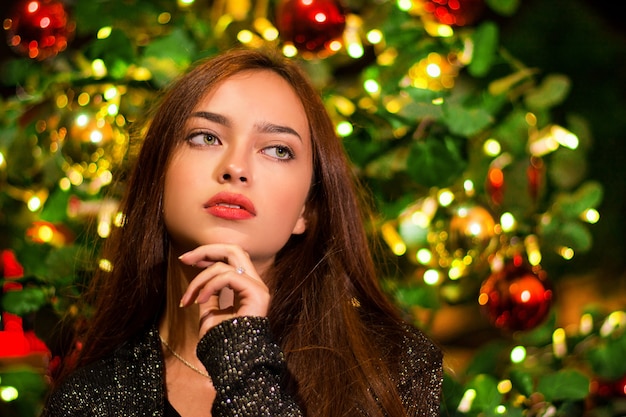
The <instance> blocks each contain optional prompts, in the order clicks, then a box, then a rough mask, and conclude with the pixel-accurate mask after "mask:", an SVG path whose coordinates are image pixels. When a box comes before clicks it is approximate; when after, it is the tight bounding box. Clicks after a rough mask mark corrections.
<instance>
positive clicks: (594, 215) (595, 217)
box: [0, 164, 600, 224]
mask: <svg viewBox="0 0 626 417" xmlns="http://www.w3.org/2000/svg"><path fill="white" fill-rule="evenodd" d="M0 165H1V164H0ZM581 217H582V219H583V220H584V221H586V222H588V223H591V224H595V223H597V222H598V221H599V220H600V213H598V211H597V210H595V209H592V208H590V209H587V210H585V211H584V212H583V214H582V216H581Z"/></svg>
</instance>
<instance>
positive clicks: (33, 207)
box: [26, 195, 42, 212]
mask: <svg viewBox="0 0 626 417" xmlns="http://www.w3.org/2000/svg"><path fill="white" fill-rule="evenodd" d="M41 204H42V202H41V199H40V198H39V197H37V196H36V195H35V196H32V197H31V198H30V199H29V200H28V202H27V203H26V206H27V207H28V209H29V210H30V211H33V212H34V211H37V210H39V208H40V207H41Z"/></svg>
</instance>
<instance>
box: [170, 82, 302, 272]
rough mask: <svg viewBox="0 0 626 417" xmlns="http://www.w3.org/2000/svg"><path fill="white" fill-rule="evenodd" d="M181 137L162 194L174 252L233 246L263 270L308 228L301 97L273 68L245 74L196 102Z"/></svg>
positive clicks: (223, 83)
mask: <svg viewBox="0 0 626 417" xmlns="http://www.w3.org/2000/svg"><path fill="white" fill-rule="evenodd" d="M184 137H185V141H184V143H183V144H182V145H180V146H179V147H178V149H177V150H176V151H175V152H174V155H173V158H172V160H171V162H170V165H169V167H168V169H167V172H166V176H165V190H164V198H163V202H164V218H165V225H166V227H167V230H168V232H169V234H170V237H171V241H172V245H173V247H174V249H175V251H176V252H178V253H182V252H184V251H187V250H190V249H193V248H195V247H197V246H200V245H205V244H211V243H230V244H237V245H240V246H241V247H242V248H243V249H244V250H245V251H246V252H248V254H249V255H250V257H251V259H252V261H253V262H254V263H255V264H256V267H257V269H260V271H259V272H261V270H265V269H266V268H267V267H268V266H269V265H270V264H271V263H272V262H273V260H274V256H275V255H276V253H277V252H278V251H279V250H280V249H281V248H282V247H283V246H284V245H285V243H286V242H287V240H288V239H289V237H290V236H291V234H300V233H303V232H304V231H305V228H306V222H305V220H304V218H303V213H304V207H305V202H306V199H307V195H308V193H309V188H310V185H311V179H312V175H313V166H312V150H311V137H310V134H309V124H308V120H307V117H306V113H305V111H304V107H303V105H302V102H301V101H300V99H299V98H298V96H297V95H296V93H295V92H294V90H293V89H292V88H291V86H290V85H289V84H288V83H287V82H286V81H285V80H284V79H283V78H282V77H280V76H279V75H277V74H275V73H274V72H272V71H269V70H257V71H246V72H242V73H239V74H236V75H234V76H232V77H230V78H227V79H226V80H225V81H223V82H221V83H220V84H218V85H217V87H216V88H214V89H213V90H212V91H210V92H209V93H208V94H206V95H205V96H204V98H203V99H201V100H200V102H199V103H198V105H197V106H196V108H195V109H194V110H193V112H192V114H191V115H189V118H188V119H187V122H186V127H185V131H184ZM164 140H166V139H164Z"/></svg>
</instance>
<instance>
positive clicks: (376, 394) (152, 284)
mask: <svg viewBox="0 0 626 417" xmlns="http://www.w3.org/2000/svg"><path fill="white" fill-rule="evenodd" d="M255 69H259V70H260V69H263V70H271V71H274V72H276V73H277V74H279V75H280V76H282V77H283V78H284V79H285V80H286V81H287V82H289V84H290V85H291V86H292V87H293V89H294V90H295V92H296V93H297V95H298V96H299V97H300V99H301V100H302V103H303V105H304V108H305V111H306V114H307V117H308V121H309V126H310V130H311V139H312V148H313V167H314V178H313V185H312V188H311V192H310V196H309V200H308V202H307V206H306V207H307V208H306V213H305V216H306V220H307V230H306V232H305V233H304V234H302V235H294V236H292V238H291V239H290V240H289V241H288V242H287V244H286V246H285V247H284V248H283V249H282V250H281V251H280V252H279V253H278V254H277V256H276V262H275V265H274V267H273V269H272V270H271V271H270V274H269V277H268V285H269V287H270V289H271V290H272V302H271V305H270V312H269V319H270V323H271V326H272V331H273V333H274V334H275V336H276V337H277V340H278V341H279V343H280V344H281V346H282V347H283V350H284V351H285V354H286V357H287V364H288V369H289V376H288V380H287V384H288V386H289V388H290V389H291V390H292V392H293V393H294V395H295V396H296V399H297V400H298V402H299V403H300V405H301V406H302V407H303V408H304V410H305V413H306V415H307V416H320V417H322V416H323V417H328V416H335V415H336V416H345V415H357V414H359V415H361V413H364V414H365V415H368V416H381V417H382V416H383V415H385V416H392V417H396V416H403V415H405V412H404V411H403V408H402V406H401V401H400V397H399V395H398V393H397V392H396V390H395V388H394V386H395V384H394V383H393V382H392V375H394V373H395V372H396V369H395V365H394V361H395V359H394V358H395V357H396V355H397V350H398V349H399V346H400V344H401V342H400V340H401V333H402V332H401V329H402V325H401V322H400V319H399V317H398V314H397V313H396V310H395V308H394V306H393V305H392V304H391V303H390V302H389V301H388V300H387V298H386V297H385V296H384V294H383V292H382V291H381V289H380V288H379V285H378V277H377V271H376V268H375V266H374V262H373V260H372V255H371V252H370V245H369V241H368V237H367V235H366V232H365V228H364V224H365V223H364V222H366V221H367V218H366V217H365V215H364V211H363V210H362V209H363V205H362V204H361V201H360V197H359V192H358V189H359V188H358V187H356V179H355V178H354V176H353V173H352V169H351V167H350V164H349V161H348V160H347V157H346V156H345V153H344V150H343V147H342V144H341V142H340V141H339V140H338V139H337V137H336V135H335V133H334V127H333V123H332V121H331V120H330V118H329V116H328V113H327V112H326V109H325V107H324V104H323V102H322V100H321V98H320V96H319V93H318V91H316V89H315V88H314V87H313V86H312V85H311V84H310V82H309V81H308V79H307V76H306V75H305V73H304V72H303V71H302V70H301V69H300V68H299V67H298V65H297V64H296V63H295V62H294V61H290V60H288V59H285V58H284V57H280V56H279V54H275V53H262V52H259V51H249V50H236V51H230V52H228V53H225V54H222V55H219V56H217V57H214V58H212V59H210V60H208V61H203V62H200V63H198V64H196V65H195V66H194V67H193V68H192V69H191V70H190V71H189V72H188V73H187V74H186V75H184V76H183V77H181V78H180V79H179V80H178V81H176V82H175V83H174V84H173V85H172V86H171V87H170V88H169V89H168V91H167V93H166V94H165V95H164V96H163V98H162V100H161V101H160V105H159V107H158V108H157V110H156V112H155V113H154V114H153V115H152V116H151V122H150V125H149V128H148V130H147V133H146V136H145V140H144V142H143V145H142V147H141V151H140V153H139V155H138V157H137V160H136V162H135V168H134V170H133V172H132V173H131V175H130V178H129V179H128V181H127V190H126V197H125V198H124V199H123V201H122V204H121V211H122V213H124V216H125V218H124V223H123V226H122V227H120V228H118V229H116V230H115V231H114V233H113V234H112V236H111V237H110V238H109V239H108V242H107V243H106V247H105V249H104V252H103V253H104V257H106V258H107V259H109V260H110V261H111V262H112V264H113V270H112V271H110V272H105V271H99V272H98V273H97V274H96V276H95V277H94V280H93V282H94V287H93V294H94V300H92V301H93V304H94V306H95V310H94V311H95V313H94V315H93V317H92V319H91V321H90V325H89V329H88V331H87V333H86V334H85V335H84V341H85V344H84V347H83V350H82V354H81V359H80V362H79V365H84V364H87V363H90V362H93V361H95V360H97V359H99V358H102V357H103V356H105V355H107V354H110V352H111V351H112V350H113V349H115V348H116V347H118V346H120V345H121V344H122V343H124V342H125V341H127V340H128V339H130V338H131V337H133V336H134V335H136V334H137V332H138V331H140V330H141V329H142V328H145V327H146V326H148V325H151V324H153V323H155V320H156V319H157V318H158V317H159V316H160V315H161V314H162V313H163V309H164V308H165V305H166V297H167V296H168V294H167V291H172V288H171V287H172V285H171V284H170V285H169V289H168V284H167V275H168V274H167V270H168V259H169V258H168V250H169V249H168V248H169V243H168V236H167V231H166V229H165V226H164V223H163V216H162V210H161V204H162V202H161V199H162V195H163V188H164V178H165V172H166V169H167V167H168V162H169V158H170V155H172V153H173V150H174V149H175V148H176V147H177V146H179V144H180V143H181V142H182V140H183V137H182V134H181V132H183V131H184V129H183V127H184V123H185V120H186V119H187V117H188V115H189V114H190V113H191V111H192V109H193V108H194V107H195V106H196V104H197V103H198V101H199V100H200V99H201V98H202V96H204V95H205V94H206V93H207V91H209V90H210V89H212V88H215V86H216V85H217V84H218V83H219V82H221V81H223V80H224V79H226V78H228V77H230V76H232V75H233V74H236V73H238V72H241V71H246V70H255Z"/></svg>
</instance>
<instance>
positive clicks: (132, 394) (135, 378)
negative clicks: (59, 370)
mask: <svg viewBox="0 0 626 417" xmlns="http://www.w3.org/2000/svg"><path fill="white" fill-rule="evenodd" d="M162 377H163V358H162V355H161V350H160V345H159V339H158V334H157V333H156V329H155V328H150V329H147V330H146V331H144V332H141V333H140V334H138V335H137V336H136V337H135V338H134V339H133V340H131V341H129V342H128V343H126V344H125V345H123V346H121V347H120V348H118V349H116V350H115V351H114V352H112V353H111V354H110V355H108V356H106V357H104V358H102V359H99V360H97V361H95V362H93V363H90V364H88V365H86V366H84V367H81V368H79V369H77V370H76V371H74V372H73V373H72V374H70V375H69V376H68V377H67V378H65V379H64V380H63V381H61V382H60V383H59V385H58V386H57V387H56V388H55V389H54V390H53V391H52V392H51V393H50V395H49V397H48V399H47V401H46V406H45V409H44V412H43V414H42V416H43V417H56V416H72V415H81V416H84V415H97V416H117V415H121V414H124V415H143V413H142V412H141V411H140V410H139V409H133V410H132V411H131V413H130V414H126V413H124V411H125V407H128V406H129V404H133V403H134V404H136V405H137V407H139V408H141V407H140V405H141V406H144V405H145V408H146V409H150V410H155V409H158V408H159V407H160V405H161V404H160V402H161V400H162V398H164V394H163V384H162V380H163V378H162ZM148 398H149V399H150V400H147V399H148ZM148 403H149V404H148Z"/></svg>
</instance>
